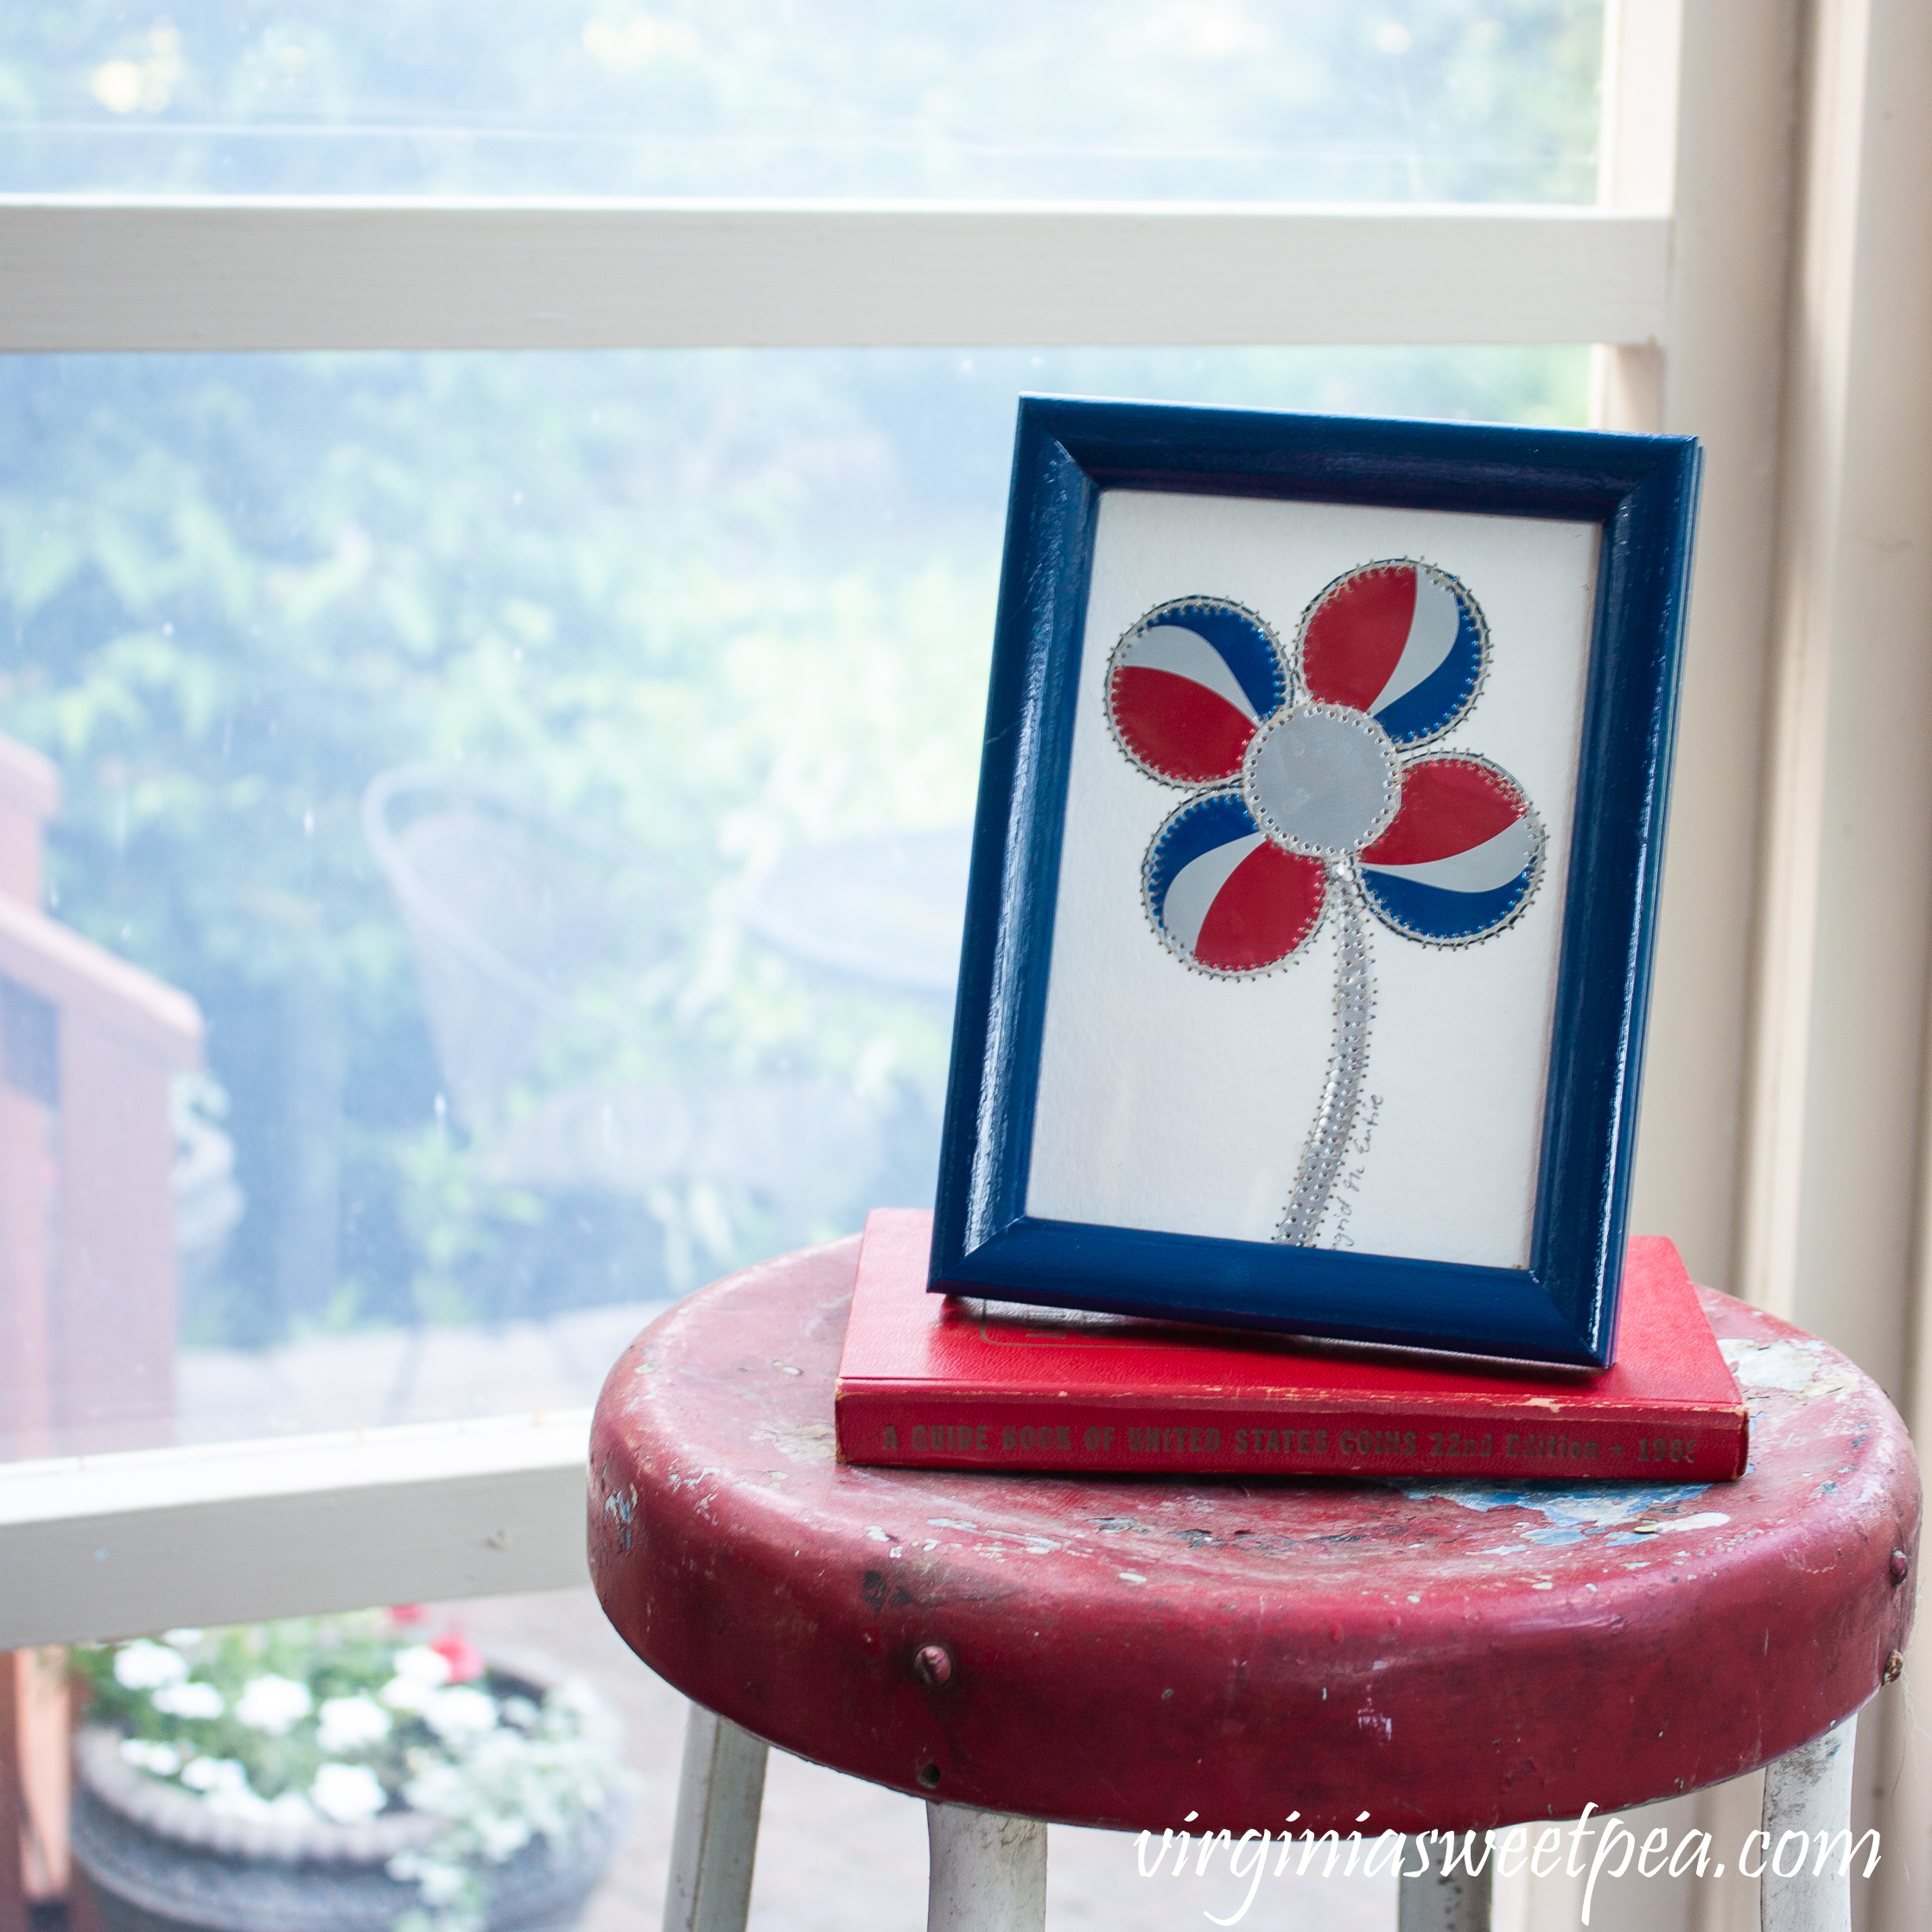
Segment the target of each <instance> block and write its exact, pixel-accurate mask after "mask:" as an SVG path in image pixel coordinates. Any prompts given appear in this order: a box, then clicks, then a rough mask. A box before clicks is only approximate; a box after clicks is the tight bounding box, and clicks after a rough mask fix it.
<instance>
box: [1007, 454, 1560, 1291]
mask: <svg viewBox="0 0 1932 1932" xmlns="http://www.w3.org/2000/svg"><path fill="white" fill-rule="evenodd" d="M1597 545H1598V529H1597V526H1596V525H1594V524H1562V523H1546V522H1540V521H1531V520H1529V519H1526V518H1503V517H1478V516H1463V515H1458V514H1453V513H1451V512H1439V511H1408V510H1377V509H1365V508H1359V507H1356V506H1353V505H1331V504H1295V503H1267V502H1256V501H1253V500H1248V499H1237V498H1220V497H1190V496H1167V495H1160V494H1155V493H1147V492H1141V491H1128V490H1112V491H1109V492H1108V493H1106V494H1105V495H1103V498H1102V499H1101V505H1100V517H1099V527H1098V531H1097V534H1096V543H1095V550H1094V570H1093V584H1092V588H1091V591H1090V596H1089V600H1088V611H1087V631H1086V637H1085V640H1084V649H1083V651H1082V655H1081V665H1080V698H1079V715H1078V718H1077V721H1076V724H1075V727H1074V740H1073V762H1072V769H1071V773H1070V778H1069V784H1068V790H1067V816H1066V836H1065V848H1064V849H1063V853H1062V856H1061V861H1060V884H1059V899H1058V916H1057V918H1056V920H1055V923H1054V937H1053V961H1052V976H1051V978H1050V980H1049V982H1048V988H1047V1001H1046V1025H1045V1038H1044V1040H1043V1043H1042V1049H1041V1056H1040V1077H1039V1103H1038V1111H1037V1114H1036V1115H1035V1124H1034V1131H1033V1166H1032V1171H1031V1173H1030V1176H1029V1180H1028V1189H1027V1201H1026V1211H1027V1212H1028V1213H1029V1214H1034V1215H1041V1216H1045V1217H1050V1218H1052V1219H1057V1220H1065V1221H1083V1222H1092V1223H1101V1224H1103V1225H1108V1226H1114V1227H1128V1228H1150V1229H1160V1230H1166V1231H1169V1232H1172V1233H1176V1234H1193V1235H1221V1236H1230V1237H1231V1238H1234V1239H1236V1240H1245V1241H1268V1240H1271V1239H1272V1238H1273V1237H1274V1230H1275V1227H1276V1225H1277V1223H1279V1221H1280V1219H1281V1211H1282V1208H1283V1206H1284V1204H1285V1203H1286V1202H1287V1197H1288V1192H1289V1190H1290V1187H1291V1185H1292V1184H1293V1178H1294V1171H1295V1166H1296V1163H1297V1161H1298V1160H1299V1159H1300V1153H1301V1147H1302V1143H1303V1141H1304V1140H1305V1138H1306V1134H1307V1133H1308V1129H1309V1127H1310V1125H1311V1123H1312V1120H1313V1118H1314V1112H1315V1106H1316V1103H1317V1101H1318V1099H1319V1095H1320V1090H1321V1084H1322V1078H1323V1075H1324V1073H1325V1069H1326V1066H1327V1063H1328V1056H1329V1052H1330V1046H1331V1028H1332V1002H1333V995H1334V980H1335V954H1334V937H1333V926H1334V923H1335V922H1334V921H1333V920H1332V919H1325V920H1324V921H1323V925H1322V930H1321V931H1320V933H1319V935H1318V936H1317V937H1316V939H1315V941H1314V942H1313V943H1312V944H1311V945H1309V946H1308V947H1307V948H1306V949H1305V950H1304V952H1303V954H1302V955H1301V956H1300V957H1299V958H1298V959H1297V960H1296V961H1295V962H1294V963H1292V964H1291V965H1289V966H1288V967H1287V969H1284V970H1281V971H1278V972H1274V973H1272V974H1268V975H1263V976H1258V977H1256V978H1253V979H1242V980H1221V979H1213V978H1210V977H1208V976H1205V975H1204V974H1200V973H1197V972H1193V971H1191V970H1189V969H1188V968H1187V967H1186V966H1185V965H1184V964H1183V963H1181V962H1180V961H1179V960H1178V959H1177V958H1176V957H1175V956H1173V954H1172V953H1170V952H1169V951H1168V950H1166V947H1164V946H1163V945H1162V944H1160V942H1159V941H1158V940H1157V939H1156V938H1155V937H1154V936H1153V931H1152V930H1151V928H1150V927H1149V925H1148V924H1147V915H1146V912H1145V911H1144V909H1143V906H1142V903H1141V860H1142V858H1143V857H1144V855H1145V854H1146V852H1147V844H1148V842H1149V841H1150V840H1151V839H1152V838H1153V835H1154V833H1155V831H1156V830H1157V829H1159V827H1160V824H1161V823H1163V821H1164V820H1165V819H1166V817H1167V815H1168V814H1169V813H1170V812H1171V811H1173V809H1174V808H1175V806H1177V805H1178V804H1180V802H1181V801H1182V799H1183V798H1185V797H1186V796H1187V793H1186V792H1185V791H1183V790H1182V789H1181V788H1179V787H1178V786H1173V785H1161V784H1160V783H1158V782H1157V781H1155V780H1154V779H1150V778H1147V777H1146V776H1145V775H1144V774H1143V773H1141V772H1139V771H1137V770H1136V769H1135V768H1134V766H1132V765H1130V764H1129V763H1128V759H1126V757H1125V756H1124V755H1123V754H1122V752H1121V751H1120V749H1119V747H1117V746H1116V745H1115V742H1114V740H1113V738H1112V736H1111V735H1110V734H1109V731H1108V728H1107V722H1106V716H1105V712H1104V709H1103V679H1104V677H1105V673H1106V667H1107V659H1108V655H1109V652H1110V651H1112V649H1113V646H1114V644H1115V640H1116V639H1118V638H1119V637H1120V635H1121V633H1122V632H1123V631H1125V630H1127V629H1128V628H1129V627H1130V626H1132V625H1133V624H1134V622H1135V620H1137V619H1139V618H1140V617H1141V615H1142V614H1143V613H1145V612H1146V611H1147V610H1149V609H1151V608H1152V607H1153V606H1154V605H1156V604H1160V603H1165V602H1166V601H1168V600H1169V599H1170V598H1174V597H1184V596H1190V595H1202V596H1216V597H1230V598H1233V599H1234V600H1235V601H1237V602H1239V603H1242V604H1245V605H1247V606H1248V607H1249V609H1251V610H1254V611H1258V612H1259V613H1261V614H1262V616H1263V617H1264V618H1266V619H1267V620H1268V622H1269V623H1270V624H1272V625H1273V626H1274V628H1275V630H1276V632H1278V633H1279V634H1280V636H1281V640H1282V643H1283V645H1284V646H1287V647H1291V648H1292V645H1293V638H1294V632H1295V627H1296V625H1297V623H1298V622H1299V620H1300V615H1301V612H1302V610H1303V608H1304V607H1305V606H1306V604H1307V602H1308V601H1309V599H1310V598H1311V597H1312V596H1313V595H1314V594H1315V593H1316V592H1317V591H1319V589H1320V588H1322V586H1323V585H1324V584H1325V583H1327V582H1330V581H1331V579H1332V578H1334V577H1336V576H1338V575H1340V574H1341V573H1342V572H1343V571H1344V570H1346V569H1351V568H1352V567H1353V566H1355V565H1357V564H1358V563H1366V562H1369V561H1370V559H1372V558H1376V557H1387V556H1413V557H1417V558H1420V559H1422V560H1424V561H1426V562H1431V563H1435V564H1438V565H1439V566H1440V567H1441V568H1442V569H1446V570H1449V571H1452V572H1453V573H1454V575H1457V576H1458V577H1459V578H1461V580H1462V581H1463V582H1464V583H1465V585H1467V586H1468V588H1469V589H1470V590H1471V592H1472V593H1473V594H1474V595H1475V598H1476V601H1477V602H1478V604H1479V605H1480V606H1481V607H1482V608H1483V611H1484V614H1485V616H1486V617H1487V618H1488V620H1489V626H1490V671H1489V678H1488V682H1487V683H1485V684H1484V688H1483V690H1482V692H1481V694H1480V696H1478V699H1477V701H1476V703H1475V705H1474V706H1473V707H1472V709H1471V710H1470V712H1469V713H1468V714H1467V715H1466V716H1465V718H1464V719H1463V721H1461V723H1459V725H1458V726H1457V727H1456V728H1455V729H1454V730H1453V731H1452V732H1451V733H1450V734H1448V736H1447V737H1446V738H1445V739H1442V740H1438V741H1437V742H1436V743H1434V744H1433V745H1430V746H1428V747H1427V748H1426V752H1427V753H1428V754H1434V753H1442V752H1446V751H1469V752H1479V753H1483V754H1484V756H1485V757H1488V758H1490V759H1494V760H1495V761H1496V762H1497V764H1499V765H1501V766H1503V768H1504V770H1506V771H1508V772H1510V773H1511V774H1512V775H1513V776H1514V777H1515V778H1516V779H1518V780H1519V781H1520V782H1521V784H1522V785H1523V787H1524V788H1525V789H1526V790H1527V791H1528V794H1529V797H1530V799H1531V801H1532V803H1533V804H1535V808H1536V810H1537V812H1538V813H1539V814H1540V815H1541V818H1542V822H1543V825H1544V828H1545V829H1546V830H1547V831H1548V835H1549V846H1548V854H1547V855H1546V858H1545V861H1544V870H1543V879H1542V884H1541V887H1540V888H1539V890H1538V892H1537V893H1536V896H1535V900H1534V901H1533V903H1532V904H1531V906H1529V908H1528V911H1527V912H1525V913H1524V914H1523V915H1522V917H1521V918H1519V919H1518V920H1517V921H1516V924H1515V925H1511V926H1509V927H1506V928H1505V929H1504V930H1503V931H1502V932H1501V933H1499V934H1498V935H1497V936H1496V937H1494V938H1491V939H1489V940H1486V941H1484V942H1483V943H1482V944H1478V945H1473V946H1466V947H1461V948H1445V947H1434V946H1424V945H1420V944H1417V943H1416V942H1415V941H1414V940H1411V939H1407V938H1404V937H1402V936H1401V934H1399V933H1397V932H1395V931H1391V930H1390V929H1389V927H1387V926H1384V925H1382V923H1381V922H1380V921H1379V920H1377V919H1375V918H1373V917H1372V916H1371V917H1370V920H1369V922H1368V929H1369V932H1370V949H1371V951H1372V953H1373V956H1374V962H1375V977H1376V1012H1375V1018H1374V1021H1373V1023H1372V1026H1371V1030H1370V1049H1369V1069H1368V1074H1367V1077H1366V1079H1365V1081H1364V1083H1363V1093H1364V1096H1365V1097H1364V1100H1363V1111H1362V1116H1361V1124H1360V1125H1358V1127H1357V1134H1356V1138H1355V1141H1354V1142H1353V1144H1352V1145H1351V1147H1350V1157H1349V1160H1348V1161H1347V1163H1346V1166H1345V1169H1344V1184H1343V1185H1342V1186H1341V1187H1339V1188H1338V1190H1337V1193H1336V1198H1335V1204H1333V1205H1331V1208H1330V1211H1329V1212H1328V1215H1327V1216H1326V1217H1325V1221H1324V1223H1323V1229H1322V1245H1323V1246H1325V1247H1348V1248H1353V1249H1359V1250H1362V1251H1363V1252H1366V1253H1370V1254H1382V1255H1414V1256H1418V1257H1420V1258H1423V1259H1427V1260H1432V1261H1446V1262H1474V1263H1484V1264H1488V1265H1490V1266H1493V1267H1501V1268H1522V1267H1524V1266H1526V1265H1527V1263H1528V1246H1529V1229H1530V1217H1531V1214H1532V1211H1533V1209H1534V1206H1535V1182H1536V1160H1537V1153H1538V1143H1539V1138H1540V1134H1541V1126H1542V1109H1543V1084H1544V1077H1545V1072H1546V1070H1547V1067H1548V1058H1549V1032H1550V1024H1551V1014H1552V1012H1553V1009H1554V995H1555V982H1556V966H1557V954H1558V949H1559V946H1560V940H1561V927H1562V902H1563V896H1564V893H1563V887H1564V881H1565V880H1566V878H1567V873H1568V866H1569V848H1570V824H1571V817H1572V806H1573V796H1574V791H1575V785H1576V762H1577V748H1578V739H1579V732H1580V728H1581V715H1582V703H1583V681H1584V673H1585V669H1586V658H1587V654H1588V650H1589V641H1590V620H1591V614H1592V606H1593V598H1594V591H1595V579H1596V568H1597ZM1370 1122H1372V1126H1371V1125H1370Z"/></svg>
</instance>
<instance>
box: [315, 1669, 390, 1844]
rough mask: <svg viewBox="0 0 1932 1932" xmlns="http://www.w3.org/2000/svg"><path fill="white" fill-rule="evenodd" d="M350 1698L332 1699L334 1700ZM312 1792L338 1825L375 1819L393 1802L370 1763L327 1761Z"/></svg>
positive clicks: (346, 1700)
mask: <svg viewBox="0 0 1932 1932" xmlns="http://www.w3.org/2000/svg"><path fill="white" fill-rule="evenodd" d="M349 1701H350V1700H348V1699H346V1698H344V1699H340V1700H338V1699H333V1698H332V1699H331V1700H330V1702H331V1703H334V1702H343V1703H346V1702H349ZM325 1708H326V1706H325ZM308 1795H309V1796H310V1797H311V1798H312V1799H313V1800H314V1801H315V1808H316V1810H318V1811H319V1812H321V1814H322V1815H323V1817H325V1818H329V1819H333V1820H334V1821H335V1822H336V1823H337V1824H338V1825H355V1824H359V1823H361V1821H363V1820H364V1819H365V1818H373V1817H374V1816H375V1815H376V1814H377V1813H378V1811H380V1810H381V1809H382V1808H383V1807H384V1805H385V1804H387V1803H388V1802H389V1794H388V1793H387V1792H385V1791H384V1789H383V1787H382V1781H381V1779H380V1778H378V1776H376V1774H375V1773H374V1772H373V1771H372V1770H370V1769H369V1767H368V1766H367V1765H366V1764H324V1765H323V1766H322V1768H321V1770H319V1771H317V1772H316V1773H315V1783H313V1784H311V1785H310V1786H309V1787H308Z"/></svg>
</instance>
